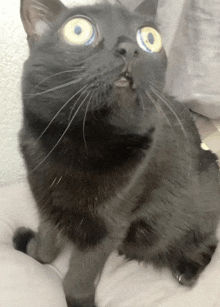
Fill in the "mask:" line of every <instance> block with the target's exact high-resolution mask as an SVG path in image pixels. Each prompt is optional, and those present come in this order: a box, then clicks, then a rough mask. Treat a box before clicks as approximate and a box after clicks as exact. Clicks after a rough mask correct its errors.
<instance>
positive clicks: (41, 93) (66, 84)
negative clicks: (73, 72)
mask: <svg viewBox="0 0 220 307" xmlns="http://www.w3.org/2000/svg"><path fill="white" fill-rule="evenodd" d="M79 81H82V79H77V80H72V81H70V82H67V83H64V84H61V85H58V86H55V87H53V88H51V89H49V90H46V91H43V92H40V93H35V94H29V96H39V95H43V94H47V93H49V92H53V91H56V90H59V89H61V88H64V87H67V86H70V85H73V84H75V83H78V82H79Z"/></svg>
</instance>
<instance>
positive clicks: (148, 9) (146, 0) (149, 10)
mask: <svg viewBox="0 0 220 307" xmlns="http://www.w3.org/2000/svg"><path fill="white" fill-rule="evenodd" d="M158 1H159V0H143V1H142V2H141V3H140V4H139V5H138V7H137V8H136V9H135V12H138V13H140V14H145V15H149V16H156V13H157V6H158Z"/></svg>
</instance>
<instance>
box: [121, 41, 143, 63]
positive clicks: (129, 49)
mask: <svg viewBox="0 0 220 307" xmlns="http://www.w3.org/2000/svg"><path fill="white" fill-rule="evenodd" d="M116 52H117V53H118V54H120V55H121V56H123V57H124V58H126V59H127V60H132V59H133V58H134V57H137V56H138V54H139V51H138V47H137V46H136V45H135V44H133V43H130V42H123V43H120V44H119V45H118V46H117V48H116Z"/></svg>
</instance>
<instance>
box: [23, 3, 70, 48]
mask: <svg viewBox="0 0 220 307" xmlns="http://www.w3.org/2000/svg"><path fill="white" fill-rule="evenodd" d="M63 9H65V6H64V5H63V4H62V3H61V2H60V1H59V0H21V7H20V13H21V20H22V22H23V25H24V29H25V31H26V33H27V36H28V42H29V45H30V46H31V45H32V44H33V43H34V42H35V41H38V40H40V38H41V36H42V35H43V34H44V33H45V31H47V30H48V28H49V27H50V23H51V22H52V21H54V20H55V19H56V18H57V16H58V15H59V14H60V12H61V11H62V10H63Z"/></svg>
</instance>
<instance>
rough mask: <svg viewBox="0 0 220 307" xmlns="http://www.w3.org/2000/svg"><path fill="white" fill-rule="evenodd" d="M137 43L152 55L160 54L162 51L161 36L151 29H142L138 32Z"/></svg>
mask: <svg viewBox="0 0 220 307" xmlns="http://www.w3.org/2000/svg"><path fill="white" fill-rule="evenodd" d="M137 42H138V44H139V46H140V47H141V48H142V49H143V50H144V51H147V52H150V53H155V52H159V51H160V50H161V49H162V39H161V36H160V34H159V33H158V32H157V30H155V29H154V28H151V27H142V28H141V29H140V30H139V31H138V32H137Z"/></svg>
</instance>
